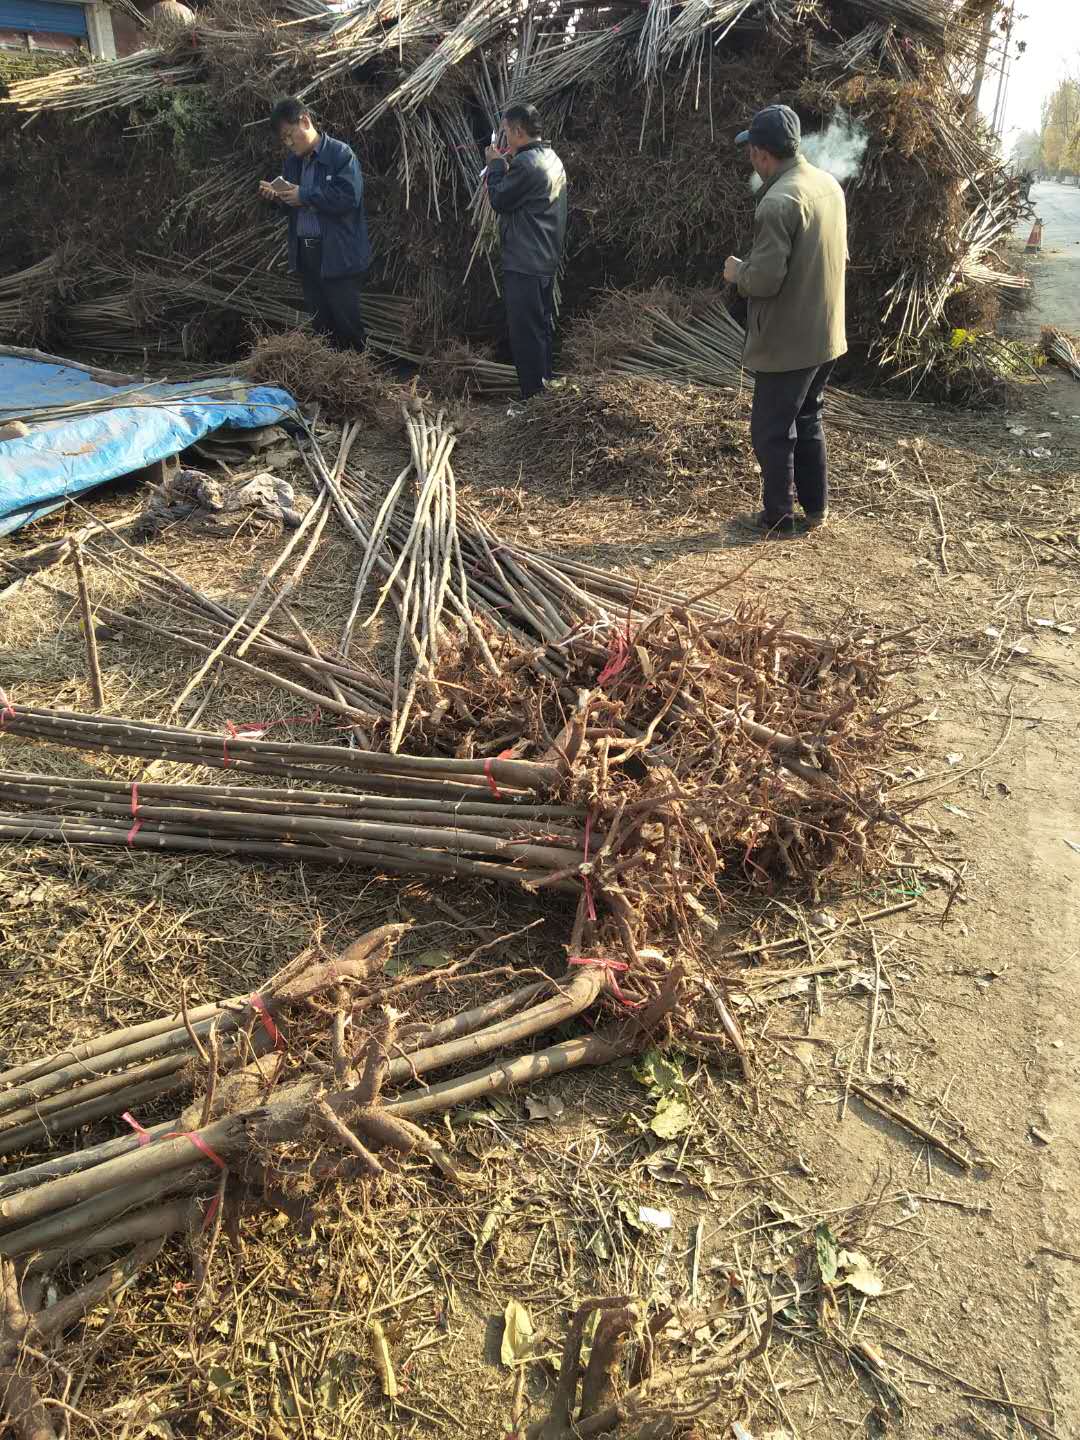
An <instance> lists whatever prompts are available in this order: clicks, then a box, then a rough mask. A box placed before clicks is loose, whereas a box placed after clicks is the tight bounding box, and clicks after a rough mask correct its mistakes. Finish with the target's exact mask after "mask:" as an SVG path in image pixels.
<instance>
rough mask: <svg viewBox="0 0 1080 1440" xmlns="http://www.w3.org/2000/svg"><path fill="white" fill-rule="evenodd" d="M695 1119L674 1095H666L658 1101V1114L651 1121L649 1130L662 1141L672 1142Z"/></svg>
mask: <svg viewBox="0 0 1080 1440" xmlns="http://www.w3.org/2000/svg"><path fill="white" fill-rule="evenodd" d="M692 1118H693V1117H692V1116H691V1114H690V1111H689V1109H688V1108H687V1107H686V1105H684V1104H683V1102H682V1101H681V1100H677V1099H676V1098H675V1097H674V1095H665V1096H664V1097H663V1099H661V1100H659V1101H657V1105H656V1113H655V1115H654V1116H653V1117H652V1119H651V1120H650V1121H649V1129H650V1130H651V1131H652V1132H653V1134H654V1135H659V1137H660V1139H661V1140H671V1139H673V1138H674V1137H675V1136H676V1135H681V1134H682V1132H683V1131H684V1130H685V1129H687V1127H688V1126H689V1124H690V1121H691V1119H692Z"/></svg>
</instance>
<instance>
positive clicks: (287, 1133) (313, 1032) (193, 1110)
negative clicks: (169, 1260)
mask: <svg viewBox="0 0 1080 1440" xmlns="http://www.w3.org/2000/svg"><path fill="white" fill-rule="evenodd" d="M403 928H404V927H401V926H396V925H390V926H384V927H382V928H381V929H378V930H375V931H371V932H369V933H368V934H366V935H364V936H362V937H361V938H360V939H359V940H357V941H356V942H355V943H354V944H353V945H352V946H350V947H349V948H348V949H347V950H346V951H345V952H344V953H343V954H342V955H340V956H338V957H335V958H330V959H322V958H320V957H319V956H318V955H313V954H311V953H310V952H308V953H305V954H304V955H301V956H299V957H297V959H296V960H295V961H293V962H292V964H290V965H289V966H287V967H286V968H285V969H284V970H283V971H282V972H281V973H279V974H278V975H277V976H275V977H274V978H273V979H272V980H271V981H270V982H269V983H268V984H267V985H266V986H264V987H263V988H262V989H261V991H260V992H258V993H256V994H253V995H250V996H234V997H232V998H230V999H226V1000H222V1001H220V1002H211V1003H209V1004H204V1005H201V1006H199V1007H198V1008H196V1009H194V1010H189V1009H188V1007H187V1005H186V1003H184V1002H183V1001H182V1002H181V1005H180V1007H179V1009H178V1011H177V1013H176V1014H175V1015H173V1016H169V1017H165V1018H163V1019H160V1020H151V1021H147V1022H145V1023H143V1024H140V1025H135V1026H130V1027H127V1028H126V1029H124V1030H121V1031H117V1032H113V1033H112V1034H108V1035H103V1036H100V1037H98V1038H96V1039H93V1040H90V1041H87V1042H84V1043H82V1044H79V1045H76V1046H74V1047H67V1048H65V1049H64V1050H62V1051H60V1052H59V1053H57V1054H55V1055H52V1056H49V1057H46V1058H44V1059H41V1060H38V1061H31V1062H30V1063H29V1064H25V1065H20V1066H16V1067H14V1068H13V1069H9V1070H8V1071H6V1072H5V1073H4V1074H3V1075H0V1086H2V1087H3V1090H2V1093H0V1127H2V1135H0V1145H2V1146H3V1148H4V1149H5V1150H7V1151H9V1152H10V1150H11V1149H12V1148H13V1147H14V1146H15V1145H16V1144H18V1143H20V1141H21V1143H23V1144H31V1145H39V1144H41V1142H42V1141H43V1140H44V1139H45V1138H46V1137H51V1136H52V1135H55V1134H58V1133H60V1134H63V1133H71V1131H72V1130H74V1129H75V1128H80V1127H81V1126H82V1125H83V1124H85V1123H86V1122H87V1119H88V1118H96V1119H101V1118H102V1117H103V1116H106V1115H116V1114H119V1113H120V1112H121V1109H123V1111H124V1118H125V1120H126V1122H127V1124H128V1126H129V1127H130V1129H131V1130H132V1131H133V1132H134V1133H132V1134H130V1135H128V1136H126V1137H121V1138H117V1139H109V1140H105V1141H103V1142H101V1143H98V1144H91V1145H88V1146H85V1147H83V1148H81V1149H78V1150H75V1151H72V1152H68V1153H64V1154H60V1155H57V1156H53V1157H50V1158H48V1159H45V1160H43V1161H41V1162H39V1163H36V1164H31V1165H29V1166H27V1167H24V1168H21V1169H18V1170H14V1171H8V1172H6V1173H5V1175H4V1177H3V1180H2V1181H0V1195H2V1196H3V1205H2V1211H3V1213H2V1216H0V1256H2V1257H3V1261H2V1280H3V1290H4V1298H5V1305H4V1318H3V1324H2V1329H0V1362H2V1363H3V1364H4V1365H5V1366H6V1365H8V1364H11V1363H12V1362H13V1361H14V1360H15V1359H16V1357H17V1356H22V1355H24V1354H25V1353H26V1348H25V1347H27V1346H29V1347H30V1348H29V1352H28V1353H29V1354H31V1355H33V1354H34V1353H35V1351H34V1348H33V1347H34V1345H36V1344H41V1343H43V1342H44V1341H45V1340H46V1339H48V1338H52V1337H55V1336H57V1335H59V1334H61V1333H62V1332H63V1331H64V1330H66V1329H69V1328H70V1327H71V1326H72V1325H73V1324H75V1323H76V1322H77V1321H78V1320H80V1319H81V1318H82V1317H83V1316H84V1315H85V1314H86V1313H87V1312H88V1311H89V1310H90V1309H92V1308H93V1306H94V1305H96V1304H97V1303H100V1302H101V1301H102V1300H104V1299H106V1298H108V1297H109V1296H111V1295H112V1294H114V1293H116V1291H117V1290H118V1289H119V1288H120V1286H121V1285H123V1284H128V1283H130V1281H131V1279H132V1278H133V1276H134V1275H135V1274H136V1273H137V1272H138V1270H139V1269H140V1268H142V1267H143V1266H145V1265H146V1264H148V1263H149V1262H151V1261H152V1260H153V1259H154V1258H155V1256H156V1255H157V1254H158V1252H159V1251H160V1249H161V1246H162V1245H163V1243H164V1241H165V1239H166V1237H168V1236H170V1235H175V1234H186V1235H187V1236H188V1239H189V1243H190V1245H191V1248H192V1251H193V1258H194V1261H195V1271H196V1276H197V1280H198V1284H199V1286H200V1289H201V1286H202V1282H203V1280H204V1278H205V1276H206V1274H207V1273H208V1270H209V1267H210V1265H211V1263H212V1259H213V1255H214V1251H215V1247H216V1245H217V1241H218V1237H219V1235H220V1234H221V1232H222V1231H223V1230H225V1231H226V1232H227V1233H229V1234H231V1235H235V1234H236V1232H237V1228H238V1225H239V1222H240V1220H241V1217H242V1215H243V1214H244V1213H245V1212H246V1211H248V1210H258V1209H266V1208H276V1209H278V1210H279V1211H282V1212H283V1213H285V1214H287V1215H289V1216H291V1217H293V1218H296V1216H297V1214H298V1212H299V1211H301V1210H303V1209H306V1208H309V1207H310V1206H311V1204H312V1202H313V1200H315V1199H317V1198H318V1194H319V1193H320V1192H322V1191H324V1190H325V1189H326V1188H327V1187H328V1184H329V1183H330V1182H333V1183H338V1184H340V1183H341V1182H343V1181H344V1182H348V1183H351V1184H353V1185H363V1186H364V1187H365V1188H367V1189H369V1190H370V1191H372V1192H373V1193H377V1191H375V1189H374V1187H376V1186H378V1185H379V1184H380V1183H381V1184H383V1185H385V1184H386V1183H389V1182H390V1181H391V1180H392V1177H393V1176H394V1175H395V1173H398V1172H399V1171H400V1168H401V1164H402V1161H403V1160H404V1158H405V1157H407V1156H409V1155H411V1154H415V1155H418V1156H423V1157H425V1158H427V1159H428V1160H430V1161H431V1162H432V1163H433V1164H434V1165H435V1166H436V1167H437V1168H438V1169H439V1170H440V1172H441V1173H442V1175H443V1176H444V1177H445V1179H446V1181H447V1182H449V1183H450V1184H453V1185H466V1184H468V1182H469V1178H470V1177H469V1176H468V1174H467V1173H465V1172H464V1171H463V1170H462V1169H461V1167H460V1166H459V1164H458V1162H457V1161H456V1160H455V1158H454V1157H453V1156H452V1155H451V1154H450V1152H449V1151H448V1150H447V1149H446V1148H445V1147H444V1146H443V1145H442V1144H441V1143H440V1142H439V1141H437V1140H435V1139H434V1138H433V1137H432V1136H431V1135H429V1134H428V1133H427V1132H426V1131H425V1130H424V1129H422V1128H421V1127H420V1126H419V1125H418V1124H417V1123H416V1121H417V1120H418V1119H420V1118H421V1117H424V1116H429V1115H439V1114H441V1113H444V1112H445V1111H447V1110H449V1109H451V1108H452V1107H454V1106H455V1105H458V1104H462V1103H465V1102H467V1101H469V1100H472V1099H476V1098H478V1097H486V1096H490V1095H492V1094H497V1093H499V1092H500V1091H504V1090H507V1089H509V1088H511V1087H514V1088H517V1087H520V1086H522V1085H526V1084H528V1083H530V1082H531V1081H534V1080H537V1079H541V1078H546V1077H549V1076H552V1075H557V1074H560V1073H562V1072H565V1071H567V1070H572V1069H576V1068H579V1067H582V1066H590V1065H602V1064H608V1063H611V1062H612V1061H614V1060H617V1059H620V1058H622V1057H625V1056H627V1055H631V1054H633V1053H634V1052H635V1051H636V1050H638V1049H639V1048H640V1047H641V1046H642V1045H643V1044H644V1043H645V1042H646V1041H647V1040H648V1038H649V1036H650V1034H651V1033H652V1032H654V1031H655V1030H656V1029H657V1027H658V1026H660V1025H662V1024H663V1023H664V1021H665V1018H666V1017H667V1016H668V1015H669V1014H670V1013H671V1012H672V1010H673V1009H675V1007H676V1006H677V1004H678V996H679V991H678V987H679V976H678V974H677V973H673V974H672V975H671V976H670V977H668V979H667V981H666V982H665V984H664V985H663V986H662V987H660V988H658V989H655V990H653V991H651V992H650V993H648V994H647V996H644V997H643V1000H644V1002H645V1003H644V1004H643V1006H642V1008H640V1009H638V1010H637V1011H635V1012H633V1014H632V1015H631V1014H630V1013H629V1012H627V1011H625V1010H624V1012H623V1015H624V1018H622V1019H621V1020H618V1021H616V1022H615V1023H609V1024H607V1025H605V1026H603V1027H601V1028H599V1029H594V1030H591V1031H588V1032H586V1033H585V1034H583V1035H581V1036H578V1037H574V1038H569V1039H566V1038H564V1039H561V1040H559V1041H557V1042H555V1043H549V1044H547V1045H546V1047H544V1048H541V1049H539V1050H526V1052H525V1053H524V1054H522V1053H520V1047H521V1046H522V1044H523V1042H528V1041H530V1040H532V1039H533V1037H536V1036H541V1035H544V1034H545V1033H546V1032H549V1031H551V1030H552V1029H554V1028H555V1027H558V1026H561V1025H564V1024H566V1023H567V1022H569V1021H571V1020H573V1019H574V1018H575V1017H576V1016H578V1015H581V1014H583V1013H584V1012H585V1011H587V1010H589V1009H590V1007H593V1006H595V1005H596V1003H597V1001H598V1000H600V999H601V997H602V996H603V995H604V994H605V992H607V993H611V991H612V990H613V989H617V987H613V986H612V981H611V975H610V972H609V971H608V970H607V969H605V967H604V965H603V963H599V962H595V963H584V964H580V965H578V966H576V967H575V968H574V969H572V970H570V971H569V972H568V974H567V975H566V976H565V977H564V978H563V980H561V981H560V982H554V981H551V980H549V979H547V977H546V976H543V975H540V976H539V977H538V978H531V979H530V980H529V981H528V983H525V984H520V983H519V984H517V985H516V986H514V987H513V988H511V989H509V990H507V991H506V992H505V993H502V994H499V995H497V996H496V997H495V998H494V999H492V1000H489V1001H487V1002H486V1003H482V1004H479V1005H474V1006H472V1007H471V1008H468V1009H466V1010H464V1011H461V1012H459V1013H457V1014H452V1015H449V1016H445V1017H444V1018H441V1019H438V1020H434V1021H424V1020H422V1019H418V1020H417V1021H413V1022H411V1023H409V1021H408V1017H407V1016H406V1015H405V1014H403V1013H401V1011H400V1010H399V1009H398V1008H397V1007H398V1006H399V1005H400V1004H401V1002H402V1001H403V1000H405V1001H407V1002H408V1003H410V1004H415V1003H416V1002H417V1000H422V998H423V992H424V991H425V990H427V991H431V992H435V991H438V990H443V989H449V988H452V987H453V986H454V984H455V983H457V982H458V981H459V980H461V979H465V980H467V981H469V982H475V981H476V980H477V979H480V978H483V976H484V975H485V974H486V975H487V977H488V978H492V977H496V976H499V975H507V974H509V973H511V972H509V971H507V970H505V969H504V970H501V971H499V970H496V971H493V972H492V971H489V972H480V974H478V973H477V972H476V971H475V969H472V970H469V971H468V973H467V974H465V975H459V974H458V973H457V972H458V970H459V969H460V968H461V967H453V966H451V967H448V968H447V969H446V971H445V972H442V973H440V974H439V975H434V974H432V973H430V972H427V973H425V974H423V975H421V976H418V977H409V978H405V979H402V980H397V981H393V980H391V979H390V978H389V977H387V976H386V975H385V974H384V973H383V967H384V965H385V963H386V960H387V959H388V957H389V955H390V953H391V949H392V947H393V945H394V943H395V941H396V940H397V938H398V936H399V934H400V931H401V930H402V929H403ZM522 978H523V977H522ZM478 1062H479V1068H472V1069H470V1070H468V1071H467V1073H464V1074H462V1073H460V1072H461V1067H462V1065H463V1064H471V1065H472V1066H473V1067H475V1066H476V1065H477V1063H478ZM448 1069H449V1070H451V1071H456V1072H457V1073H456V1074H454V1075H453V1078H450V1079H445V1080H442V1081H438V1080H435V1081H425V1080H424V1079H423V1078H422V1077H428V1076H431V1075H433V1074H434V1073H435V1072H438V1071H445V1070H448ZM90 1071H92V1072H93V1074H94V1076H95V1077H96V1078H94V1079H89V1078H88V1072H90ZM148 1072H154V1075H153V1077H152V1078H149V1079H148V1078H147V1077H148ZM155 1086H156V1089H155V1088H154V1087H155ZM181 1093H186V1095H187V1096H188V1097H190V1099H189V1103H188V1104H187V1105H186V1107H185V1108H184V1109H183V1110H182V1111H181V1112H180V1113H179V1114H176V1115H175V1116H174V1118H172V1119H169V1120H165V1121H161V1122H158V1123H152V1124H149V1125H143V1124H142V1123H141V1121H140V1120H139V1118H137V1115H136V1114H135V1113H133V1112H134V1111H138V1112H139V1113H141V1114H142V1115H144V1116H145V1115H146V1109H145V1107H146V1106H148V1105H153V1104H154V1103H155V1102H157V1105H158V1113H160V1106H161V1102H162V1101H163V1100H164V1099H165V1098H166V1097H168V1098H169V1099H170V1100H171V1101H173V1102H174V1103H175V1099H176V1097H177V1096H178V1095H179V1094H181ZM23 1110H28V1111H29V1112H30V1113H31V1114H33V1115H34V1117H35V1118H34V1119H33V1120H32V1121H31V1122H29V1129H28V1127H27V1126H26V1125H23V1124H22V1123H21V1122H20V1121H19V1118H18V1117H19V1116H20V1114H21V1113H22V1111H23ZM166 1113H167V1112H166ZM31 1131H32V1133H30V1132H31ZM95 1256H96V1257H106V1258H107V1257H110V1256H111V1257H112V1258H111V1260H108V1259H107V1264H106V1266H105V1268H104V1269H103V1270H101V1271H100V1273H99V1274H98V1276H97V1277H96V1278H95V1279H94V1280H92V1281H91V1282H89V1283H88V1284H85V1285H84V1286H82V1287H80V1288H78V1289H76V1290H74V1291H73V1292H72V1293H71V1294H69V1295H67V1296H65V1297H64V1299H62V1300H56V1299H55V1298H53V1300H52V1303H51V1304H49V1305H48V1306H47V1307H46V1308H39V1305H40V1301H39V1304H38V1305H35V1304H34V1303H33V1301H32V1299H31V1296H33V1295H34V1294H35V1293H36V1294H38V1295H43V1294H44V1292H45V1285H44V1284H43V1283H42V1282H43V1280H45V1279H47V1278H48V1279H53V1278H54V1277H56V1278H58V1279H61V1283H62V1277H63V1276H64V1275H66V1274H67V1273H69V1267H72V1265H73V1262H77V1261H80V1260H87V1259H89V1257H95ZM49 1288H50V1289H51V1288H53V1287H52V1286H50V1287H49ZM5 1374H6V1371H5ZM5 1408H6V1410H7V1413H8V1416H9V1418H10V1420H11V1421H12V1423H13V1424H14V1425H15V1427H16V1431H17V1433H20V1434H23V1435H30V1434H33V1435H34V1436H35V1437H37V1440H41V1437H44V1436H50V1435H53V1434H54V1432H53V1431H52V1429H51V1426H49V1425H48V1424H47V1423H46V1421H45V1420H44V1419H42V1417H44V1416H45V1415H46V1411H45V1407H44V1405H43V1403H42V1399H41V1395H40V1393H39V1391H38V1390H37V1388H36V1384H35V1378H34V1374H33V1371H32V1370H30V1369H29V1368H28V1367H24V1368H23V1372H22V1380H21V1383H20V1387H19V1388H17V1389H16V1388H15V1387H13V1386H11V1385H8V1386H7V1393H6V1395H5ZM32 1422H34V1423H36V1424H37V1428H32Z"/></svg>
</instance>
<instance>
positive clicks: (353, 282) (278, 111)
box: [259, 99, 371, 350]
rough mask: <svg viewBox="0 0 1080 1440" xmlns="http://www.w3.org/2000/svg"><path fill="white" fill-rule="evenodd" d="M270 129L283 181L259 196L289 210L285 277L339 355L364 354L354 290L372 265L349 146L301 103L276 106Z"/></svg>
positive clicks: (360, 186)
mask: <svg viewBox="0 0 1080 1440" xmlns="http://www.w3.org/2000/svg"><path fill="white" fill-rule="evenodd" d="M270 128H271V130H272V131H273V132H274V134H275V135H276V136H277V137H278V139H280V140H281V141H282V143H283V144H284V146H285V149H286V150H287V152H288V153H287V154H286V156H285V163H284V166H283V168H282V173H281V176H279V177H278V179H277V180H275V181H267V180H263V181H261V182H260V185H259V193H260V194H261V195H262V196H263V197H264V198H265V199H267V200H274V201H276V202H277V203H278V204H280V205H284V206H286V207H287V208H288V215H289V269H290V270H291V271H292V272H293V274H296V275H299V276H300V280H301V283H302V285H303V287H304V305H305V306H306V308H307V309H308V310H309V311H310V312H311V314H312V316H313V317H314V325H315V329H316V330H317V331H318V333H319V334H320V335H325V336H326V337H327V338H328V339H330V340H331V341H333V343H334V344H336V345H338V346H339V347H340V348H341V349H343V350H350V349H351V350H363V349H364V347H365V345H366V344H367V332H366V331H365V329H364V319H363V316H362V314H361V312H360V286H361V282H362V279H363V276H364V275H365V274H366V272H367V269H368V267H369V265H370V264H371V244H370V242H369V240H368V231H367V217H366V216H365V214H364V178H363V176H362V175H361V173H360V165H359V162H358V161H357V159H356V156H355V155H354V154H353V152H352V151H351V150H350V149H349V147H348V145H345V144H343V143H342V142H341V141H340V140H332V139H331V138H330V136H329V135H320V133H319V131H318V130H317V129H316V128H315V124H314V122H313V121H312V118H311V112H310V111H309V110H308V109H307V107H306V106H305V105H303V104H302V103H301V102H300V101H299V100H293V99H288V100H279V101H278V102H277V104H276V105H275V106H274V108H273V110H271V112H270Z"/></svg>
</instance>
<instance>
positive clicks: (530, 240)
mask: <svg viewBox="0 0 1080 1440" xmlns="http://www.w3.org/2000/svg"><path fill="white" fill-rule="evenodd" d="M502 120H503V133H504V135H505V137H506V148H505V150H502V149H500V148H497V147H496V146H494V145H493V146H489V148H488V152H487V156H486V159H487V165H488V168H487V191H488V199H489V200H490V201H491V208H492V209H493V210H494V211H495V213H496V215H498V217H499V236H500V239H501V241H502V268H503V293H504V294H505V296H506V319H507V325H508V328H509V331H510V352H511V354H512V355H513V357H514V366H515V368H516V369H517V373H518V382H519V384H520V385H521V398H522V400H529V399H530V398H531V397H532V396H533V395H539V394H540V392H541V391H542V390H543V388H544V383H545V381H547V380H550V379H551V373H552V369H551V367H552V360H551V344H552V339H553V336H554V331H555V318H554V317H555V274H556V271H557V270H558V268H559V264H560V262H561V260H562V253H563V245H564V244H565V243H566V171H565V170H564V169H563V166H562V161H561V160H560V159H559V157H558V156H557V155H556V154H555V151H554V150H552V148H551V146H550V145H545V144H544V142H543V140H542V139H541V138H540V115H539V112H538V111H537V109H536V106H535V105H511V106H510V107H509V109H507V110H506V111H505V112H504V114H503V117H502Z"/></svg>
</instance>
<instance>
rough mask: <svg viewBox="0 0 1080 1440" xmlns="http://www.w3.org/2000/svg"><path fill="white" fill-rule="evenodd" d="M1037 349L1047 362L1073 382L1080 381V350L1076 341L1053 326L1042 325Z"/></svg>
mask: <svg viewBox="0 0 1080 1440" xmlns="http://www.w3.org/2000/svg"><path fill="white" fill-rule="evenodd" d="M1039 349H1040V350H1041V351H1042V353H1043V354H1044V355H1045V356H1046V358H1047V360H1049V361H1051V362H1052V363H1053V364H1054V365H1060V366H1061V368H1062V370H1064V371H1065V372H1066V374H1068V375H1071V376H1072V377H1073V379H1074V380H1080V350H1078V348H1077V341H1076V340H1074V339H1073V337H1072V336H1071V335H1066V333H1065V331H1064V330H1058V329H1057V328H1056V327H1055V326H1053V325H1044V326H1043V328H1042V334H1041V336H1040V339H1039Z"/></svg>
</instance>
